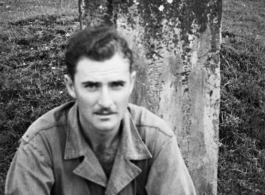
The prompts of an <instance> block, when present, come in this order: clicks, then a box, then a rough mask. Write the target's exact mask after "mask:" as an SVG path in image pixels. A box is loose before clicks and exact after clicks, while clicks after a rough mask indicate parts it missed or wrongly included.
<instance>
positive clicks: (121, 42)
mask: <svg viewBox="0 0 265 195" xmlns="http://www.w3.org/2000/svg"><path fill="white" fill-rule="evenodd" d="M117 52H120V53H121V54H122V55H123V57H124V58H125V59H128V60H129V63H130V72H131V71H132V64H133V53H132V50H131V49H130V48H129V47H128V43H127V41H126V40H125V39H124V38H123V37H121V36H120V35H119V34H118V32H117V30H116V29H114V28H112V27H107V26H98V27H90V28H86V29H84V30H81V31H79V32H77V33H75V34H74V35H73V36H72V37H71V38H70V40H69V42H68V44H67V46H66V51H65V63H66V66H67V72H68V74H69V76H70V77H71V79H72V80H74V75H75V72H76V64H77V62H78V61H79V60H80V58H81V57H87V58H89V59H92V60H96V61H104V60H108V59H110V58H112V57H113V56H114V55H115V54H116V53H117Z"/></svg>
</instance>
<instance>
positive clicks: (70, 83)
mask: <svg viewBox="0 0 265 195" xmlns="http://www.w3.org/2000/svg"><path fill="white" fill-rule="evenodd" d="M64 82H65V85H66V89H67V91H68V93H69V95H70V96H71V97H72V98H73V99H76V93H75V86H74V81H73V80H72V79H71V77H70V76H69V75H67V74H66V75H64Z"/></svg>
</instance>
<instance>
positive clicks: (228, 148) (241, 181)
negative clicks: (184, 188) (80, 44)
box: [0, 0, 265, 195]
mask: <svg viewBox="0 0 265 195" xmlns="http://www.w3.org/2000/svg"><path fill="white" fill-rule="evenodd" d="M264 8H265V1H264V0H223V10H224V14H223V32H222V36H223V43H222V49H221V74H222V81H221V82H222V83H221V114H220V142H221V144H220V155H219V168H218V169H219V172H218V194H220V195H222V194H228V195H233V194H248V195H249V194H265V180H264V178H265V171H264V169H265V131H264V130H265V105H264V104H265V76H264V75H265V57H264V52H265V23H264V22H263V21H264V20H265V12H264V11H263V10H264ZM76 28H78V21H77V7H76V5H75V4H73V3H72V1H70V0H69V1H68V0H62V1H61V3H60V2H59V0H57V1H56V0H53V1H49V0H41V1H38V0H12V1H1V0H0V32H1V34H0V110H1V112H0V119H1V120H0V156H1V158H0V194H3V193H4V192H3V187H4V180H5V176H6V172H7V169H8V167H9V163H10V162H11V160H12V158H13V155H14V152H15V151H16V148H17V146H18V140H19V138H20V137H21V135H22V134H23V133H24V131H25V130H26V129H27V127H28V126H29V125H30V124H31V123H32V121H34V120H35V119H36V118H38V117H39V116H40V115H41V114H43V113H44V112H46V111H47V110H49V109H51V108H52V107H54V106H57V105H59V104H61V103H62V102H65V101H66V100H67V99H69V97H68V96H67V94H66V91H65V87H64V84H63V72H64V71H65V68H64V63H63V61H62V55H63V49H64V45H65V42H66V40H67V39H68V37H69V35H70V34H71V33H72V32H73V31H74V30H75V29H76Z"/></svg>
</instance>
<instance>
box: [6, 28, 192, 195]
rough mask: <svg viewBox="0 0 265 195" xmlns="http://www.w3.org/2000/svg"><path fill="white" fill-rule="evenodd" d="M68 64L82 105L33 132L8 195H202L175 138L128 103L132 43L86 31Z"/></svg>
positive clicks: (58, 112)
mask: <svg viewBox="0 0 265 195" xmlns="http://www.w3.org/2000/svg"><path fill="white" fill-rule="evenodd" d="M65 61H66V65H67V70H68V75H66V76H65V82H66V87H67V90H68V92H69V94H70V95H71V96H72V98H73V99H75V101H74V102H69V103H66V104H64V105H62V106H59V107H57V108H55V109H53V110H51V111H49V112H48V113H46V114H44V115H43V116H42V117H40V118H39V119H38V120H37V121H35V122H34V123H33V124H32V125H31V126H30V127H29V129H28V130H27V132H26V133H25V134H24V136H23V137H22V140H21V145H20V147H19V149H18V151H17V153H16V155H15V157H14V159H13V162H12V164H11V166H10V169H9V172H8V175H7V182H6V194H19V195H23V194H27V195H31V194H38V195H44V194H45V195H48V194H56V195H73V194H77V195H87V194H90V195H103V194H108V195H112V194H113V195H114V194H120V195H136V194H141V195H144V194H149V195H171V194H176V195H178V194H179V195H191V194H195V190H194V186H193V183H192V180H191V178H190V175H189V173H188V171H187V168H186V166H185V164H184V161H183V158H182V156H181V154H180V151H179V148H178V145H177V141H176V137H175V136H174V133H173V131H172V130H171V129H170V128H169V127H168V126H167V124H166V123H165V122H164V121H163V120H162V119H160V118H158V117H157V116H155V115H154V114H152V113H151V112H149V111H148V110H146V109H144V108H142V107H138V106H136V105H133V104H129V103H128V101H129V97H130V94H131V92H132V90H133V86H134V81H135V76H136V73H135V72H134V71H133V69H132V65H133V55H132V51H131V50H130V49H129V48H128V45H127V43H126V41H125V40H124V39H123V38H122V37H121V36H119V35H118V33H117V32H116V31H115V30H114V29H112V28H108V27H95V28H91V29H85V30H83V31H80V32H78V33H76V34H75V35H74V36H73V37H72V38H71V39H70V41H69V43H68V46H67V49H66V54H65Z"/></svg>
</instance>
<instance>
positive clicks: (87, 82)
mask: <svg viewBox="0 0 265 195" xmlns="http://www.w3.org/2000/svg"><path fill="white" fill-rule="evenodd" d="M110 83H122V84H125V83H126V81H123V80H117V81H111V82H110ZM82 84H83V85H87V84H94V85H99V84H100V82H97V81H84V82H82Z"/></svg>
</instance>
